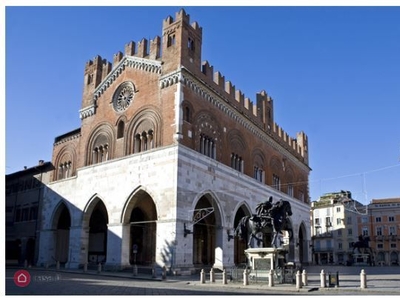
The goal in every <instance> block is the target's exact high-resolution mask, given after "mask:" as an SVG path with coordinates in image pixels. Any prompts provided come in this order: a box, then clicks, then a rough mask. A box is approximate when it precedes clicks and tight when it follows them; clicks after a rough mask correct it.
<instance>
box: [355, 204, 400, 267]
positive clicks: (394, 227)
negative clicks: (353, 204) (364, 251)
mask: <svg viewBox="0 0 400 300" xmlns="http://www.w3.org/2000/svg"><path fill="white" fill-rule="evenodd" d="M358 224H359V231H360V232H361V233H362V234H363V235H365V236H370V239H371V241H370V247H371V248H372V249H373V251H374V254H375V260H374V263H375V264H377V265H385V266H390V265H399V259H400V235H399V233H400V198H387V199H372V201H371V203H370V204H369V205H368V214H367V215H362V216H359V217H358Z"/></svg>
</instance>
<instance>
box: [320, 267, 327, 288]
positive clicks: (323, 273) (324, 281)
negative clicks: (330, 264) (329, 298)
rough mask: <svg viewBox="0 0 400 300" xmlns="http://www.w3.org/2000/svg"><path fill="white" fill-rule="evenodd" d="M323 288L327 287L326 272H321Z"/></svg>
mask: <svg viewBox="0 0 400 300" xmlns="http://www.w3.org/2000/svg"><path fill="white" fill-rule="evenodd" d="M320 276H321V287H322V288H324V287H326V278H325V271H324V270H321V274H320Z"/></svg>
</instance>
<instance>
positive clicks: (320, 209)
mask: <svg viewBox="0 0 400 300" xmlns="http://www.w3.org/2000/svg"><path fill="white" fill-rule="evenodd" d="M362 215H364V216H365V215H366V209H365V207H364V206H363V205H362V204H361V203H359V202H358V201H356V200H354V199H352V198H351V193H350V192H349V191H340V192H336V193H327V194H324V195H323V196H321V197H320V198H319V199H318V200H317V201H315V202H312V203H311V235H312V245H311V246H312V252H313V263H315V264H322V265H323V264H350V263H351V264H352V263H353V243H355V242H357V240H358V236H359V231H358V223H357V221H358V217H360V216H362Z"/></svg>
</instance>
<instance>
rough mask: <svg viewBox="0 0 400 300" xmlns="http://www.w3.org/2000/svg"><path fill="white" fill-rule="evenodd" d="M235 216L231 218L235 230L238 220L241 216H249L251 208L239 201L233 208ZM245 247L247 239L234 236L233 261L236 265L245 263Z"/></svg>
mask: <svg viewBox="0 0 400 300" xmlns="http://www.w3.org/2000/svg"><path fill="white" fill-rule="evenodd" d="M235 211H236V213H235V217H234V219H233V227H234V229H235V230H236V229H237V227H238V225H239V222H240V220H241V219H242V218H243V217H246V216H251V215H252V213H251V208H250V207H249V205H248V204H247V203H246V202H241V203H239V204H238V205H237V207H236V209H235ZM245 249H247V241H246V240H245V239H240V238H239V237H235V238H234V253H233V261H234V264H235V265H236V266H239V265H247V258H246V255H245V253H244V250H245Z"/></svg>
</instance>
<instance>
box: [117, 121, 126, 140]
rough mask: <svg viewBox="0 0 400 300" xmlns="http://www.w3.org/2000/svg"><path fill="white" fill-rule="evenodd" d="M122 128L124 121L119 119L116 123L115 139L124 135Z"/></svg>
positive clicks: (123, 127)
mask: <svg viewBox="0 0 400 300" xmlns="http://www.w3.org/2000/svg"><path fill="white" fill-rule="evenodd" d="M124 129H125V123H124V121H120V122H119V123H118V130H117V139H120V138H123V137H124Z"/></svg>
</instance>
